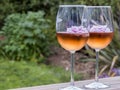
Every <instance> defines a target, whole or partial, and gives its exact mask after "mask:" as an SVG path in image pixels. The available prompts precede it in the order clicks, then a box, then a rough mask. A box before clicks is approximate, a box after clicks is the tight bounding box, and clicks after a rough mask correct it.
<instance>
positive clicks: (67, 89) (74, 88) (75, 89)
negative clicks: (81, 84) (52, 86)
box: [59, 86, 84, 90]
mask: <svg viewBox="0 0 120 90" xmlns="http://www.w3.org/2000/svg"><path fill="white" fill-rule="evenodd" d="M59 90H84V89H81V88H78V87H75V86H69V87H66V88H62V89H59Z"/></svg>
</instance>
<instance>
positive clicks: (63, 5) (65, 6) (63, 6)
mask: <svg viewBox="0 0 120 90" xmlns="http://www.w3.org/2000/svg"><path fill="white" fill-rule="evenodd" d="M84 6H86V5H59V7H84Z"/></svg>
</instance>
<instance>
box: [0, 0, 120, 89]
mask: <svg viewBox="0 0 120 90" xmlns="http://www.w3.org/2000/svg"><path fill="white" fill-rule="evenodd" d="M60 4H85V5H102V6H104V5H109V6H111V7H112V12H113V17H114V38H113V40H112V42H111V44H110V45H109V46H108V47H107V48H105V49H104V50H102V51H101V52H100V59H101V62H100V63H103V66H106V65H107V68H106V67H103V69H105V70H107V71H109V68H110V69H112V68H113V66H111V63H113V64H114V67H115V68H119V65H120V64H119V63H120V57H119V55H120V43H119V41H120V33H119V30H120V29H119V27H120V1H119V0H0V90H3V89H9V88H19V87H27V86H35V85H44V84H51V83H60V82H66V81H69V77H70V75H69V72H66V71H65V70H64V69H63V68H61V67H55V66H52V65H47V64H46V62H47V58H48V57H49V56H50V55H53V54H54V53H53V52H52V51H50V48H51V47H52V46H57V47H59V45H58V43H57V40H56V36H55V35H56V34H55V22H56V21H55V20H56V14H57V10H58V7H59V5H60ZM82 52H83V53H84V54H85V55H87V57H89V59H88V58H86V60H85V61H89V60H91V59H93V58H94V57H95V53H94V51H93V50H91V49H90V48H88V47H86V48H84V50H82ZM101 73H102V72H101ZM109 76H110V72H109ZM26 78H27V79H26ZM75 79H76V80H80V79H82V76H81V75H78V74H75Z"/></svg>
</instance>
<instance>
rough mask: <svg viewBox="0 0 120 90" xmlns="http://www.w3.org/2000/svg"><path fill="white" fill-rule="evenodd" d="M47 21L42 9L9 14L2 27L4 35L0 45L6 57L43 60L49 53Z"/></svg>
mask: <svg viewBox="0 0 120 90" xmlns="http://www.w3.org/2000/svg"><path fill="white" fill-rule="evenodd" d="M49 22H50V21H49V20H48V19H45V18H44V12H43V11H38V12H28V13H27V14H11V15H9V16H8V17H7V18H6V19H5V25H4V27H3V28H2V30H3V32H4V34H5V36H6V43H5V44H4V46H3V47H2V48H3V50H4V52H5V55H6V57H8V58H9V59H12V60H21V59H26V60H34V61H35V60H43V59H44V56H47V55H48V54H49V48H48V47H49V44H50V41H49V37H47V36H48V35H47V34H49V31H48V28H49Z"/></svg>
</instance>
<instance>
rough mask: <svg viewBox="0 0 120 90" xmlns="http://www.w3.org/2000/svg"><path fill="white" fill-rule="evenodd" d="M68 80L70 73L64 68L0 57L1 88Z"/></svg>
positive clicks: (78, 76)
mask: <svg viewBox="0 0 120 90" xmlns="http://www.w3.org/2000/svg"><path fill="white" fill-rule="evenodd" d="M81 78H82V76H81V75H79V74H76V75H75V80H80V79H81ZM68 81H70V73H69V72H67V71H65V70H64V69H63V68H59V67H53V66H48V65H47V66H46V65H44V64H41V65H38V64H36V63H33V62H29V63H28V62H26V61H25V60H23V61H19V62H17V61H9V60H4V59H0V90H7V89H10V88H11V89H12V88H20V87H21V88H22V87H29V86H40V85H45V84H53V83H61V82H68Z"/></svg>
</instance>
